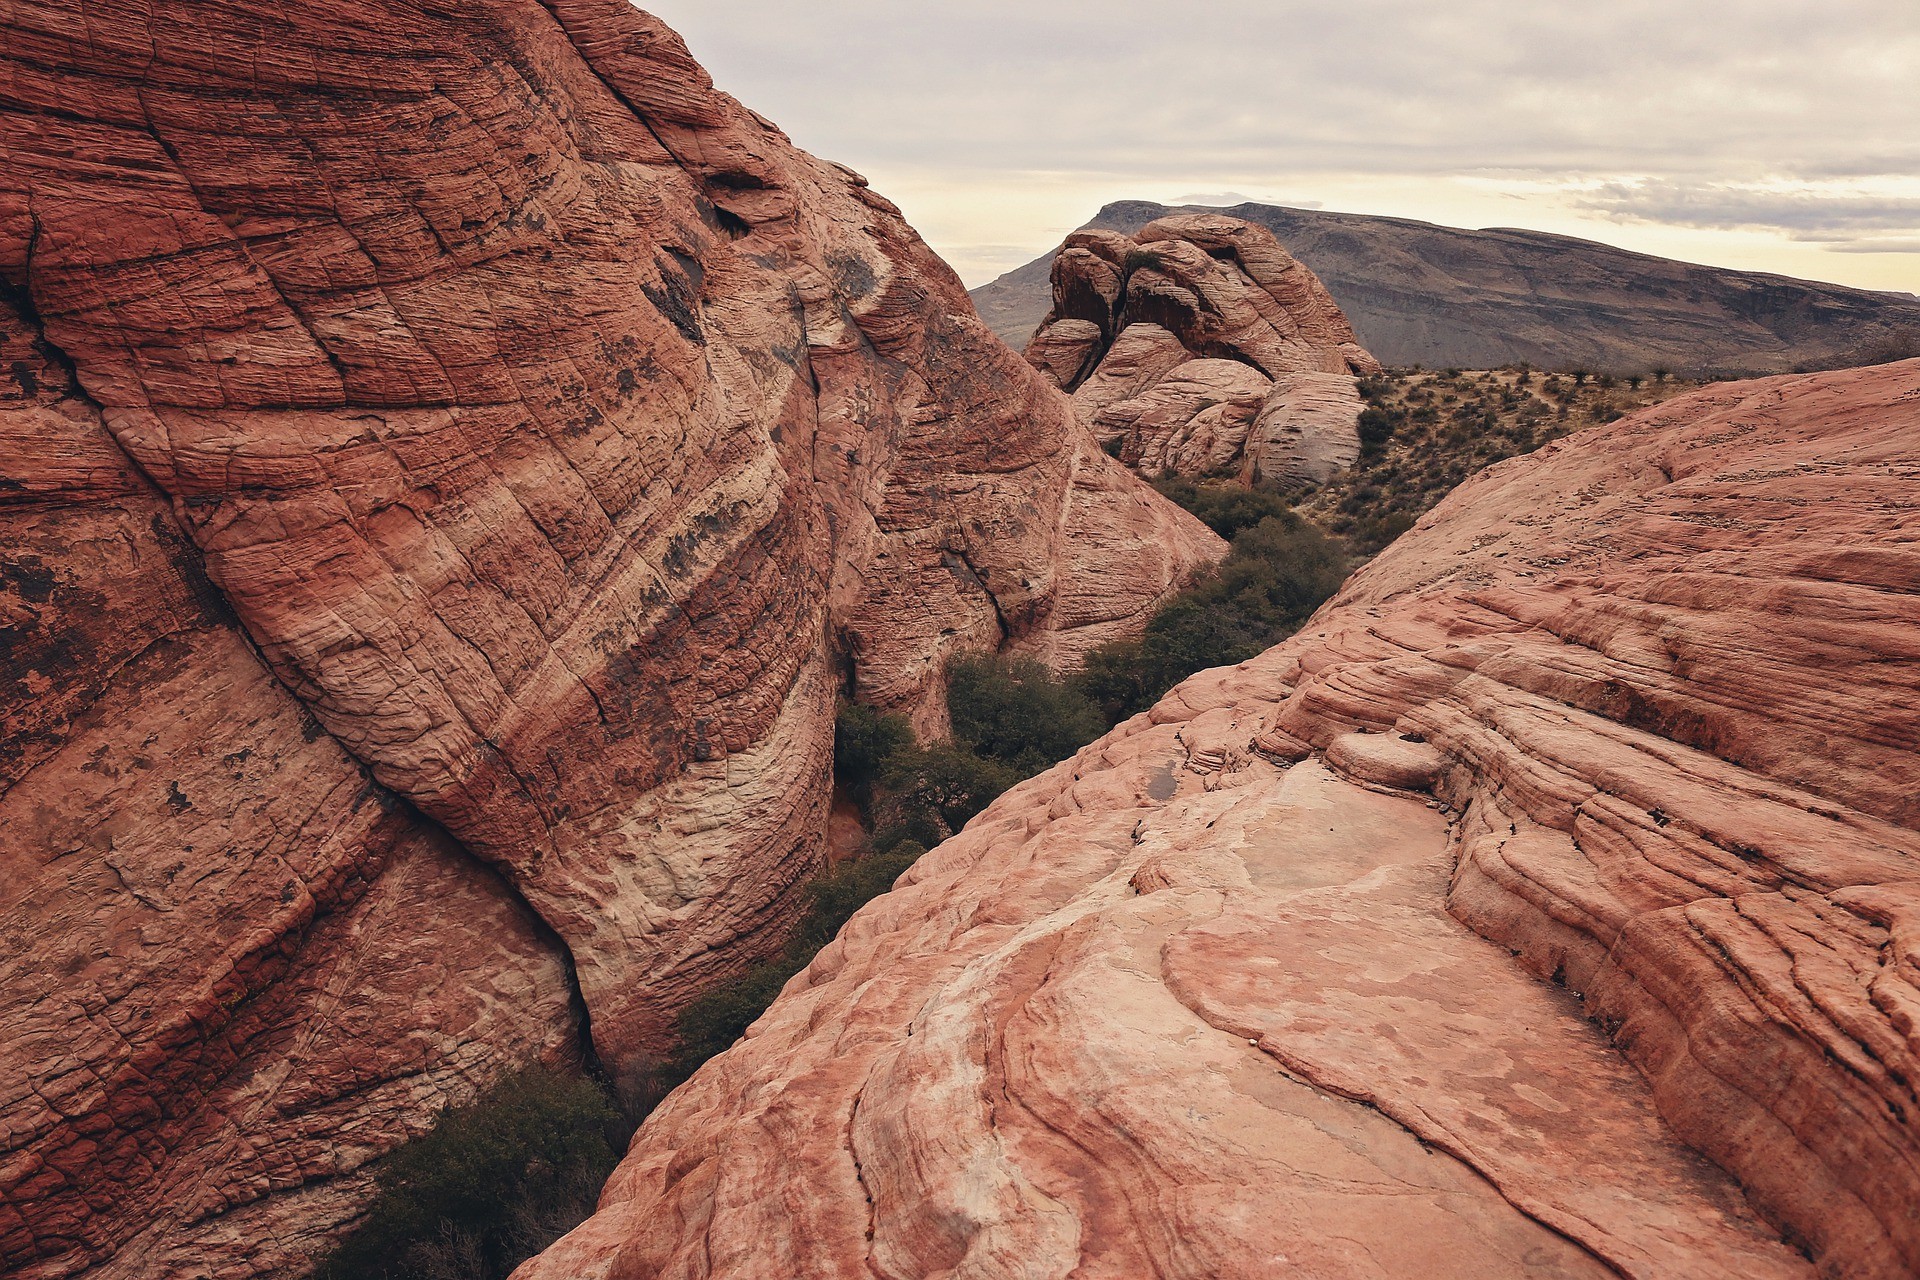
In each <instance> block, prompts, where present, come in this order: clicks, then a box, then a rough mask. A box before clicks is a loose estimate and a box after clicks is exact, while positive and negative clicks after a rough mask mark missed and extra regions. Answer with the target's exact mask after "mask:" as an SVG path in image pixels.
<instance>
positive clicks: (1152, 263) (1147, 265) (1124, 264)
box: [1120, 249, 1165, 275]
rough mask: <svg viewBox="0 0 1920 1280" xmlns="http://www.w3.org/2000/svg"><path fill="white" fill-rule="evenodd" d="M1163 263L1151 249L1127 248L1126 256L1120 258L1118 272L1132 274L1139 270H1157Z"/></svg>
mask: <svg viewBox="0 0 1920 1280" xmlns="http://www.w3.org/2000/svg"><path fill="white" fill-rule="evenodd" d="M1164 265H1165V263H1164V261H1163V260H1162V259H1161V257H1160V255H1159V254H1157V253H1155V252H1154V251H1153V250H1151V249H1129V250H1127V252H1126V256H1125V257H1123V258H1121V259H1120V272H1121V274H1122V275H1132V274H1133V273H1134V272H1136V271H1140V270H1148V271H1153V270H1158V269H1159V268H1160V267H1162V266H1164Z"/></svg>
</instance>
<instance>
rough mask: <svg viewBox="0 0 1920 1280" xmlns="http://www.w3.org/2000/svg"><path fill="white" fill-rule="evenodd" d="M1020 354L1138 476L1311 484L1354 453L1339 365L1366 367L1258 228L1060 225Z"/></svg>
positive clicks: (1213, 218) (1355, 411) (1189, 219)
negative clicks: (1132, 233) (1048, 293)
mask: <svg viewBox="0 0 1920 1280" xmlns="http://www.w3.org/2000/svg"><path fill="white" fill-rule="evenodd" d="M1027 360H1028V362H1029V363H1031V364H1032V365H1033V366H1034V367H1035V368H1037V369H1039V370H1040V371H1041V372H1042V373H1043V374H1045V375H1046V376H1047V377H1048V378H1049V379H1050V380H1052V381H1053V382H1054V383H1055V384H1056V385H1058V386H1059V387H1061V388H1062V389H1064V390H1066V391H1069V392H1071V393H1073V400H1074V406H1075V408H1076V410H1077V411H1078V413H1079V416H1080V419H1081V421H1082V422H1085V423H1086V424H1087V425H1088V426H1089V427H1090V428H1091V429H1092V431H1093V433H1094V435H1096V436H1097V437H1098V438H1099V439H1100V442H1101V444H1102V445H1104V446H1106V447H1107V448H1108V449H1109V450H1111V451H1112V452H1113V453H1114V454H1115V455H1116V456H1118V457H1119V458H1120V459H1122V460H1123V461H1125V462H1126V463H1127V464H1128V465H1130V466H1132V467H1134V468H1135V469H1137V470H1138V471H1140V472H1141V473H1142V474H1143V475H1148V476H1158V475H1162V474H1165V473H1169V472H1171V473H1174V474H1177V475H1189V476H1195V475H1209V474H1218V473H1221V472H1234V473H1237V474H1238V475H1239V477H1240V479H1241V481H1242V482H1243V483H1247V484H1252V483H1255V482H1257V481H1268V482H1272V483H1276V484H1281V485H1300V484H1306V483H1310V482H1317V481H1321V480H1325V479H1326V478H1327V477H1328V476H1330V475H1332V474H1333V473H1334V472H1335V471H1337V470H1339V469H1340V468H1341V467H1344V466H1346V465H1347V464H1348V463H1350V462H1352V461H1353V458H1354V455H1355V454H1356V453H1357V452H1358V451H1359V447H1360V439H1359V436H1358V435H1357V434H1356V431H1355V423H1356V422H1357V420H1358V419H1359V416H1360V408H1361V402H1360V397H1359V394H1358V392H1357V391H1356V390H1355V388H1354V379H1353V375H1354V374H1365V373H1378V372H1379V371H1380V365H1379V363H1378V362H1377V361H1375V360H1374V358H1373V357H1372V356H1370V355H1368V354H1367V353H1366V352H1365V351H1364V350H1362V349H1361V347H1360V344H1359V341H1358V340H1357V339H1356V338H1355V337H1354V335H1353V329H1352V327H1351V326H1350V325H1348V324H1347V321H1346V317H1344V316H1342V315H1341V314H1340V308H1339V307H1338V306H1337V305H1335V303H1334V301H1333V298H1332V297H1331V296H1329V295H1328V293H1327V291H1326V289H1324V288H1323V287H1321V284H1320V282H1319V280H1317V279H1315V278H1314V275H1313V273H1312V272H1311V271H1309V270H1307V268H1306V267H1304V266H1302V265H1301V264H1300V263H1299V262H1297V261H1295V260H1294V259H1293V258H1292V257H1291V256H1290V255H1289V254H1288V253H1287V251H1286V250H1285V249H1283V248H1281V247H1280V243H1279V241H1277V240H1275V239H1274V238H1273V233H1272V232H1270V231H1268V230H1267V229H1266V228H1264V227H1261V226H1258V225H1256V224H1253V223H1249V222H1242V221H1240V220H1239V219H1237V218H1229V217H1225V216H1221V215H1216V214H1176V215H1173V216H1171V217H1166V218H1161V219H1160V220H1158V221H1157V222H1154V223H1152V224H1150V225H1149V226H1147V227H1146V228H1144V229H1143V230H1142V231H1141V232H1140V234H1139V235H1138V236H1136V237H1133V238H1128V237H1127V236H1123V235H1121V234H1119V233H1118V232H1113V231H1077V232H1075V233H1074V234H1073V235H1070V236H1068V237H1067V242H1066V245H1065V247H1064V248H1062V249H1061V251H1060V254H1059V256H1058V257H1056V258H1055V259H1054V263H1053V310H1052V311H1051V312H1050V313H1049V314H1048V316H1047V319H1046V320H1045V322H1043V323H1042V324H1041V326H1040V329H1039V331H1038V332H1037V333H1035V334H1034V336H1033V340H1032V342H1031V343H1029V345H1028V347H1027Z"/></svg>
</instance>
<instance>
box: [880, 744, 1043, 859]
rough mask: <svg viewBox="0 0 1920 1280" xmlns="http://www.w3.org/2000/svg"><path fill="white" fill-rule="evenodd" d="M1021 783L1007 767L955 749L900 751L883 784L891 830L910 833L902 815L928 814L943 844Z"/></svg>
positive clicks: (935, 747)
mask: <svg viewBox="0 0 1920 1280" xmlns="http://www.w3.org/2000/svg"><path fill="white" fill-rule="evenodd" d="M1020 778H1021V775H1020V774H1019V773H1018V772H1016V771H1015V770H1014V769H1013V768H1012V767H1011V766H1009V765H1007V764H1005V763H1003V762H1001V761H999V760H989V759H986V758H985V757H983V756H978V755H975V754H974V753H973V752H972V751H969V750H968V749H967V748H966V747H964V746H961V745H959V744H956V743H944V742H943V743H935V744H934V745H933V746H930V747H915V748H913V749H912V750H909V751H903V752H901V753H900V754H899V755H896V756H895V757H894V758H893V760H892V761H891V762H890V763H889V764H888V766H887V772H886V777H885V779H884V781H885V783H886V788H887V792H888V797H889V805H890V807H889V808H888V810H887V813H888V817H889V820H890V822H889V825H890V826H892V825H897V826H900V827H905V828H908V829H912V821H911V818H910V817H906V816H903V815H915V814H919V815H925V814H932V815H934V816H937V817H938V818H939V820H940V825H941V827H943V828H944V831H943V832H942V833H941V835H942V838H945V836H946V835H950V834H952V833H953V832H955V831H958V830H959V829H960V828H961V827H964V826H966V825H967V821H968V820H969V819H970V818H972V817H973V815H975V814H976V813H979V812H980V811H981V810H982V809H984V808H986V807H987V806H988V805H990V804H992V803H993V802H994V801H995V800H996V799H998V798H999V796H1000V793H1001V792H1003V791H1005V790H1006V789H1007V788H1008V787H1011V786H1012V785H1013V784H1014V783H1016V782H1018V781H1020ZM922 843H924V841H923V842H922Z"/></svg>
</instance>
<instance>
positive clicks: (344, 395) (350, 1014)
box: [0, 0, 1219, 1277]
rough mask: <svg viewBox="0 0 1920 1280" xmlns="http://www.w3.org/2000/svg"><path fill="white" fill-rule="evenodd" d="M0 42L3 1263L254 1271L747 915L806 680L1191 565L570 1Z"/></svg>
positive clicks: (1179, 520)
mask: <svg viewBox="0 0 1920 1280" xmlns="http://www.w3.org/2000/svg"><path fill="white" fill-rule="evenodd" d="M0 84H3V85H4V90H3V91H0V154H4V156H5V164H4V165H0V279H3V280H4V292H0V348H4V359H0V526H4V532H3V533H0V681H4V694H3V695H0V831H4V843H0V942H3V943H4V946H3V947H0V1002H4V1007H5V1008H6V1009H7V1011H8V1013H7V1030H8V1034H7V1036H6V1037H5V1042H4V1044H0V1270H4V1271H6V1272H7V1273H8V1274H9V1275H19V1276H35V1277H53V1276H70V1275H76V1274H83V1273H84V1274H89V1275H98V1276H129V1277H132V1276H140V1277H157V1276H172V1275H202V1274H217V1275H220V1276H248V1275H256V1274H269V1273H273V1274H278V1273H285V1272H286V1271H288V1270H289V1269H294V1268H297V1267H298V1266H299V1265H300V1264H301V1263H302V1261H303V1260H304V1259H307V1258H310V1257H311V1256H312V1255H313V1253H314V1252H315V1250H316V1249H317V1248H318V1247H319V1244H320V1242H321V1241H322V1240H323V1239H324V1237H325V1235H326V1233H327V1232H328V1231H329V1230H331V1229H332V1228H333V1227H334V1226H335V1225H336V1224H337V1223H338V1222H339V1221H340V1220H341V1219H342V1218H343V1217H345V1216H347V1215H349V1214H350V1213H352V1212H353V1209H354V1205H355V1204H356V1202H357V1198H358V1196H359V1195H360V1194H361V1192H362V1190H363V1184H364V1182H365V1178H366V1164H367V1162H368V1161H369V1160H370V1159H371V1158H373V1157H375V1156H377V1155H378V1154H379V1153H380V1152H382V1151H384V1150H386V1149H388V1148H390V1147H391V1146H392V1145H393V1144H394V1143H395V1142H397V1141H400V1140H402V1139H403V1138H405V1137H407V1136H409V1135H411V1134H415V1133H418V1132H419V1131H421V1129H422V1128H423V1127H424V1126H425V1125H426V1124H427V1123H428V1122H429V1121H430V1119H431V1117H432V1114H433V1112H434V1111H435V1110H436V1109H437V1108H438V1107H439V1106H440V1105H442V1104H444V1103H446V1102H448V1101H451V1100H457V1099H460V1098H463V1097H466V1096H469V1095H470V1094H471V1093H472V1092H473V1091H474V1090H475V1089H476V1088H478V1087H479V1086H481V1085H482V1084H484V1083H485V1082H486V1081H487V1080H488V1079H490V1078H491V1077H492V1076H493V1075H495V1074H497V1073H498V1072H499V1071H500V1070H501V1069H502V1068H503V1067H504V1066H506V1065H508V1064H511V1063H513V1062H517V1061H521V1060H525V1059H527V1058H529V1057H534V1056H555V1055H565V1054H570V1053H580V1052H586V1051H589V1050H591V1051H597V1053H598V1054H599V1055H600V1057H601V1058H602V1059H603V1061H605V1062H606V1063H607V1064H608V1065H609V1066H611V1067H614V1068H616V1069H617V1068H618V1067H619V1066H621V1065H622V1064H623V1063H624V1062H627V1061H630V1060H631V1059H633V1058H635V1057H636V1056H638V1055H640V1054H643V1053H644V1052H646V1051H647V1050H649V1049H652V1048H656V1047H658V1045H659V1041H660V1032H661V1029H662V1027H663V1026H664V1025H665V1023H666V1020H667V1019H668V1018H669V1017H670V1016H671V1013H672V1010H673V1009H674V1007H675V1006H676V1004H677V1003H679V1002H682V1001H684V1000H685V999H686V998H687V997H688V995H689V994H690V993H692V992H694V991H696V990H698V989H699V988H701V987H702V986H704V985H706V984H708V983H710V982H712V981H714V980H716V979H717V978H720V977H723V976H726V975H727V974H729V973H731V972H733V971H734V970H736V969H737V968H738V967H739V966H741V965H743V964H745V963H746V962H748V961H749V960H750V959H752V958H753V956H754V954H755V953H756V952H757V951H759V950H764V949H765V948H767V947H770V946H773V945H777V943H778V942H779V940H780V937H779V935H780V932H781V930H782V928H783V925H784V923H785V921H786V919H787V918H788V917H789V915H790V911H789V908H790V906H791V900H792V898H793V893H794V886H795V885H796V884H797V883H798V882H799V881H800V880H801V879H802V878H803V877H804V876H805V875H806V874H807V873H808V872H809V871H810V870H811V869H812V868H813V867H814V866H815V865H816V864H817V860H818V858H819V855H820V845H821V840H822V837H823V832H824V826H825V821H824V815H825V810H826V806H827V798H828V785H829V784H828V759H827V757H828V753H829V751H830V743H831V733H832V724H831V721H832V708H833V700H834V697H835V695H836V693H837V692H839V691H842V690H848V689H851V690H853V691H856V692H857V693H858V694H859V695H860V696H862V697H864V698H866V699H868V700H870V701H873V702H876V703H878V704H880V705H883V706H888V707H900V708H906V709H909V710H913V711H916V712H917V713H919V714H921V715H922V716H923V718H925V717H926V716H928V715H930V714H932V713H933V709H935V708H937V706H938V687H937V686H938V681H939V671H940V668H941V665H942V663H943V661H944V658H945V656H946V655H947V654H948V653H950V652H952V651H953V650H955V649H957V648H967V647H971V648H982V647H994V646H1017V647H1020V648H1022V649H1024V650H1026V651H1030V652H1035V653H1038V654H1040V655H1042V656H1044V657H1046V658H1048V659H1049V660H1051V661H1053V662H1055V663H1067V662H1070V661H1072V659H1073V658H1074V657H1075V656H1076V655H1077V654H1078V653H1080V652H1082V651H1083V650H1084V649H1085V648H1087V647H1088V646H1090V645H1092V644H1095V643H1097V642H1099V641H1100V640H1102V639H1105V638H1108V637H1110V636H1112V635H1115V634H1117V633H1119V632H1121V631H1124V630H1125V629H1127V628H1128V627H1130V626H1135V625H1137V624H1138V623H1139V622H1140V620H1141V619H1143V618H1144V616H1145V615H1146V614H1147V613H1148V611H1150V609H1151V608H1152V607H1153V605H1154V604H1155V602H1156V601H1157V600H1158V599H1159V598H1161V597H1162V596H1164V595H1165V594H1166V593H1167V592H1168V591H1169V590H1170V589H1172V588H1173V587H1175V586H1177V585H1178V584H1179V583H1180V582H1181V581H1182V580H1183V579H1185V578H1186V577H1187V576H1188V575H1189V574H1190V573H1192V572H1193V571H1194V570H1195V569H1196V568H1197V567H1198V566H1200V565H1202V564H1203V563H1205V562H1206V560H1207V559H1208V558H1209V557H1211V556H1213V555H1216V554H1217V553H1218V550H1219V544H1218V541H1217V540H1216V539H1214V538H1213V537H1212V535H1211V534H1209V533H1207V532H1206V531H1205V530H1204V529H1203V528H1201V527H1200V526H1199V525H1198V524H1197V523H1196V522H1194V521H1192V520H1191V519H1190V518H1188V517H1186V516H1185V515H1184V514H1182V513H1180V512H1178V511H1177V510H1175V509H1173V508H1171V507H1169V506H1167V505H1166V504H1164V503H1162V502H1161V501H1160V500H1159V499H1158V498H1157V497H1155V496H1154V495H1153V494H1152V493H1151V492H1150V491H1148V490H1147V489H1146V488H1145V487H1144V486H1143V485H1141V484H1140V483H1139V482H1138V481H1137V480H1135V479H1134V478H1133V477H1132V476H1130V475H1129V474H1127V473H1126V471H1125V470H1124V468H1122V467H1120V466H1119V465H1118V464H1116V463H1114V462H1112V461H1111V460H1109V459H1108V458H1106V457H1105V456H1104V455H1103V454H1102V453H1101V451H1100V450H1099V448H1098V447H1097V445H1096V444H1095V442H1094V441H1093V440H1092V438H1091V437H1090V436H1089V435H1088V434H1087V432H1086V431H1085V430H1084V429H1083V428H1082V427H1081V426H1080V425H1079V424H1078V423H1077V422H1076V420H1075V418H1074V416H1073V414H1072V411H1071V407H1070V406H1069V404H1068V402H1067V401H1066V399H1065V398H1064V397H1063V396H1061V395H1060V394H1059V393H1058V392H1057V391H1055V390H1054V389H1053V388H1052V387H1050V386H1049V385H1047V384H1046V383H1045V382H1044V380H1043V379H1041V378H1040V377H1038V376H1037V375H1036V374H1034V373H1033V371H1032V370H1031V369H1030V368H1029V367H1028V366H1027V365H1026V364H1025V363H1024V362H1022V361H1021V360H1020V359H1019V357H1017V356H1016V355H1014V354H1013V353H1012V352H1010V351H1008V350H1006V349H1005V348H1004V347H1002V346H1001V345H1000V344H999V343H998V342H997V341H996V340H995V339H994V338H993V337H992V336H991V335H990V334H989V333H988V332H987V331H986V329H985V328H984V327H983V326H982V325H981V324H980V323H979V321H978V320H977V318H976V317H975V316H974V314H973V312H972V309H971V307H970V305H969V303H968V301H967V299H966V295H965V292H964V290H963V289H962V287H961V286H960V284H959V282H958V280H957V279H955V278H954V276H953V275H952V274H951V272H949V271H948V270H947V268H946V267H945V266H944V265H943V264H941V263H940V262H939V261H938V260H937V259H936V258H935V257H934V256H933V255H932V254H931V253H930V252H929V251H928V250H927V249H926V247H925V246H924V245H923V244H921V243H920V241H919V240H918V239H917V238H916V237H915V236H914V234H913V233H912V231H911V230H910V229H909V228H908V227H907V226H906V225H905V224H904V223H903V222H902V220H901V219H900V216H899V214H898V212H897V211H896V210H895V209H894V208H893V206H892V205H890V204H888V203H887V202H886V201H885V200H884V199H882V198H880V197H879V196H878V195H876V194H874V193H873V192H871V191H870V190H868V189H867V186H866V184H865V182H864V181H863V180H861V179H860V178H859V177H858V176H857V175H855V174H852V173H851V172H849V171H847V170H844V169H841V168H838V167H836V166H834V165H831V164H826V163H822V162H820V161H817V160H815V159H813V158H811V157H809V156H807V155H805V154H803V153H801V152H799V151H798V150H796V149H795V148H794V147H793V146H792V145H791V143H790V142H789V141H788V140H787V139H786V138H785V137H784V136H783V135H782V134H781V133H780V132H779V131H778V130H777V129H775V128H774V127H773V126H772V125H770V124H768V123H767V122H766V121H764V120H762V119H761V118H759V117H758V116H756V115H755V114H753V113H752V112H750V111H748V110H746V109H744V108H743V107H741V106H739V105H738V104H737V103H735V102H734V101H733V100H731V99H730V98H727V97H726V96H724V95H722V94H719V93H717V92H716V91H715V90H714V89H713V87H712V85H711V84H710V83H709V81H708V80H707V78H706V76H705V75H704V74H703V73H702V72H701V71H700V69H699V68H698V67H697V66H696V65H694V63H693V62H692V61H691V60H690V58H689V57H688V55H687V52H686V50H685V49H684V47H683V46H682V45H681V44H680V43H679V41H678V40H677V39H676V38H675V37H674V36H673V35H672V34H671V33H670V32H668V31H667V30H665V29H664V28H663V27H661V26H660V25H659V24H658V23H657V22H655V21H653V20H652V19H651V18H649V17H647V16H646V15H644V14H642V13H640V12H638V11H636V10H633V9H631V8H629V7H628V6H627V5H625V4H622V3H619V2H618V0H560V2H559V3H555V4H550V5H544V6H543V5H541V4H536V3H533V2H532V0H482V2H480V3H474V4H465V5H461V6H456V7H455V8H452V9H447V8H444V7H435V6H423V5H419V4H417V3H412V2H410V0H328V2H327V3H323V4H319V5H309V6H296V7H294V8H291V9H290V8H288V7H287V6H285V5H280V4H268V3H264V0H260V2H255V0H241V2H240V3H222V4H203V3H179V4H172V5H163V6H145V5H139V6H123V5H117V4H108V5H105V6H101V5H96V4H91V3H88V4H81V3H78V2H77V0H57V2H54V3H46V4H31V5H11V6H6V7H4V8H0ZM583 1030H584V1032H585V1039H584V1042H583Z"/></svg>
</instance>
